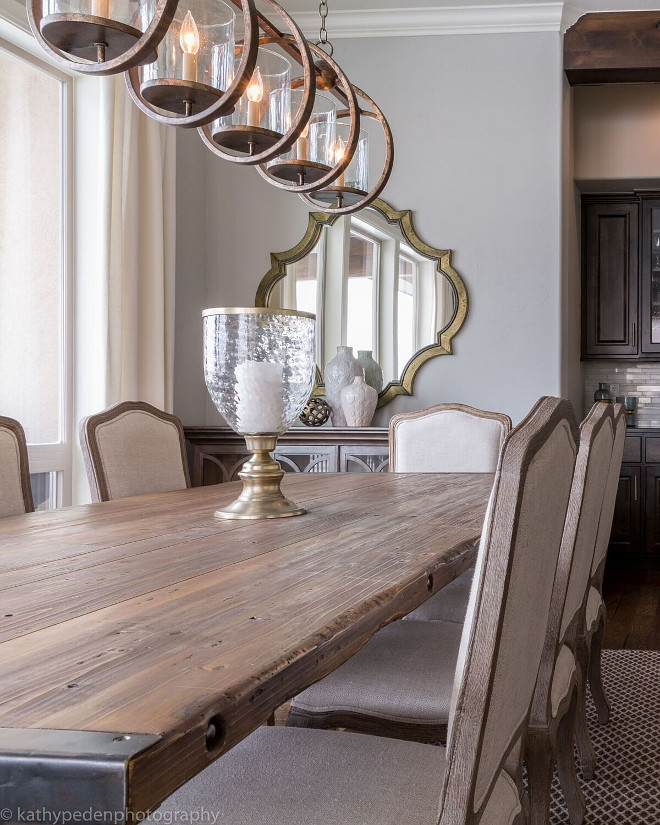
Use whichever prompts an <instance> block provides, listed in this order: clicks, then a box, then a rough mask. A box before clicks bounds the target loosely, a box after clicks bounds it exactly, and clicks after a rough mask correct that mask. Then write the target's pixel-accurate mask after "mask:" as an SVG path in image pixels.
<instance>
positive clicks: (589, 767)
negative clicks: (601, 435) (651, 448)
mask: <svg viewBox="0 0 660 825" xmlns="http://www.w3.org/2000/svg"><path fill="white" fill-rule="evenodd" d="M622 420H624V421H625V409H624V407H623V405H621V404H617V405H615V407H614V412H613V422H614V436H615V438H616V434H617V432H618V430H619V427H620V426H621V421H622ZM624 440H625V431H624ZM622 446H623V445H622ZM612 460H613V461H614V460H615V459H614V456H613V457H612ZM619 462H620V458H619ZM615 477H616V479H618V468H617V473H616V474H615ZM605 495H606V498H607V492H606V494H605ZM610 495H611V496H615V495H616V490H615V489H613V490H610ZM609 504H610V506H611V511H612V512H611V513H610V519H611V517H612V515H613V512H614V501H613V500H610V502H609ZM606 507H607V501H603V510H602V512H601V521H602V519H603V518H604V510H605V509H606ZM598 528H599V532H600V529H601V524H599V525H598ZM604 529H606V530H607V538H608V539H609V534H610V531H611V523H610V524H609V525H604ZM595 554H596V547H594V559H595ZM606 562H607V554H605V556H604V557H603V558H602V560H601V561H600V562H599V564H598V566H597V568H596V570H594V571H593V572H592V574H591V576H590V579H589V583H588V584H587V589H586V592H585V594H584V601H583V603H582V610H581V612H580V617H579V621H578V626H577V648H576V654H577V659H578V664H579V666H580V669H581V671H582V673H583V675H584V679H583V685H582V692H581V694H580V697H579V703H578V709H577V719H576V741H577V746H578V754H579V758H580V765H581V768H582V774H583V776H584V778H585V780H587V781H591V780H592V779H593V778H594V776H595V772H596V754H595V751H594V749H593V745H592V743H591V737H590V735H589V727H588V724H587V708H586V695H587V692H586V682H587V681H588V682H589V687H590V688H591V698H592V699H593V701H594V705H595V706H596V714H597V718H598V722H599V723H600V724H601V725H606V724H607V723H608V722H609V717H610V704H609V701H608V699H607V696H606V695H605V690H604V688H603V680H602V674H601V652H602V646H603V635H604V632H605V624H606V621H607V614H606V610H605V604H604V602H603V576H604V574H605V564H606ZM592 567H593V561H592ZM592 587H593V588H595V589H596V590H597V591H598V593H599V594H600V597H601V603H600V606H599V608H598V613H597V616H596V621H595V622H594V623H593V624H592V625H591V626H590V627H587V619H586V615H587V602H588V599H589V591H590V589H591V588H592Z"/></svg>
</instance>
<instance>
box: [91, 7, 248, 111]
mask: <svg viewBox="0 0 660 825" xmlns="http://www.w3.org/2000/svg"><path fill="white" fill-rule="evenodd" d="M96 2H103V0H96ZM235 18H236V15H235V14H234V11H233V9H231V8H230V7H229V6H228V5H227V4H226V3H224V2H223V1H222V0H180V2H179V6H178V8H177V12H176V15H175V17H174V21H173V23H172V25H171V26H170V28H169V29H168V32H167V34H166V35H165V37H164V38H163V40H162V42H161V44H160V46H159V48H158V58H157V59H156V60H155V61H154V62H153V63H149V64H148V65H146V66H144V67H142V68H141V69H140V79H141V82H140V94H141V96H142V97H143V98H144V99H145V100H146V101H147V102H148V103H150V104H152V105H153V106H155V107H156V108H157V109H161V110H164V111H165V112H171V113H174V114H177V115H187V116H190V115H192V114H193V113H199V112H201V111H204V110H205V109H208V108H209V106H212V105H213V103H215V102H216V101H217V100H219V99H220V98H221V97H222V95H223V94H224V92H225V91H226V89H228V88H229V86H230V85H231V82H232V80H233V79H234V25H235Z"/></svg>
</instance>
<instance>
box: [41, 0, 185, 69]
mask: <svg viewBox="0 0 660 825" xmlns="http://www.w3.org/2000/svg"><path fill="white" fill-rule="evenodd" d="M177 2H178V0H27V15H28V21H29V23H30V28H31V29H32V33H33V34H34V36H35V38H36V40H37V41H38V43H39V44H40V45H41V47H42V48H43V49H44V51H46V52H47V53H48V55H49V56H50V57H51V59H53V60H54V61H55V62H56V63H57V64H59V65H60V66H64V67H66V68H67V69H75V70H76V71H78V72H81V73H82V74H98V75H109V74H117V73H119V72H121V71H124V70H126V69H128V68H130V67H131V66H138V65H142V64H145V63H150V62H152V61H154V60H155V59H156V56H157V48H158V45H159V43H160V41H161V40H162V38H163V36H164V35H165V32H166V31H167V30H168V27H169V25H170V23H171V22H172V19H173V17H174V13H175V11H176V7H177Z"/></svg>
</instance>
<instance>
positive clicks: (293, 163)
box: [266, 89, 337, 186]
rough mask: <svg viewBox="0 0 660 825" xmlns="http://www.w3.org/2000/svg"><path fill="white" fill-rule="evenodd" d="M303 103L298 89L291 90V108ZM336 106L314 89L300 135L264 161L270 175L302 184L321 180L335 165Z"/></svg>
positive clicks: (280, 179)
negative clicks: (313, 96)
mask: <svg viewBox="0 0 660 825" xmlns="http://www.w3.org/2000/svg"><path fill="white" fill-rule="evenodd" d="M302 105H303V93H302V91H301V90H300V89H294V90H293V91H292V92H291V109H292V111H297V110H298V109H299V108H300V107H301V106H302ZM336 112H337V106H336V103H335V101H334V100H332V99H331V98H330V97H329V96H328V95H325V94H320V93H319V92H317V93H316V97H315V98H314V108H313V109H312V114H311V115H310V117H309V120H308V121H307V124H306V125H305V128H304V129H303V130H302V132H301V133H300V137H299V138H298V140H297V141H296V142H295V144H294V145H293V146H292V147H291V149H290V150H289V151H288V152H284V153H282V154H281V155H278V156H277V157H276V158H275V159H274V160H271V161H270V162H269V163H268V164H267V167H266V168H267V169H268V173H269V175H271V176H272V177H273V178H275V179H277V180H278V181H285V182H292V183H295V184H298V185H301V186H304V185H305V184H306V183H313V182H315V181H320V180H321V178H322V177H324V176H326V175H327V173H328V172H329V171H330V170H331V168H332V167H333V166H334V165H335V160H334V148H335V143H336V138H335V121H336Z"/></svg>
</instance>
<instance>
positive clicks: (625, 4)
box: [282, 0, 660, 15]
mask: <svg viewBox="0 0 660 825" xmlns="http://www.w3.org/2000/svg"><path fill="white" fill-rule="evenodd" d="M282 5H283V6H284V7H285V8H286V10H287V11H290V12H293V13H296V12H316V10H317V8H318V0H282ZM328 5H329V7H330V15H332V12H333V11H369V10H372V9H373V10H376V9H397V10H400V11H404V10H406V9H438V8H465V7H469V6H473V7H480V6H481V7H484V6H500V7H502V6H509V7H510V6H549V5H560V3H559V2H557V0H554V2H553V0H550V2H547V0H507V2H502V0H475V2H473V3H471V2H467V3H466V2H461V0H413V2H411V3H406V2H405V0H328ZM565 5H567V6H572V7H573V8H576V9H578V10H581V11H614V10H619V11H624V10H630V9H639V10H642V9H659V10H660V0H569V2H567V3H565Z"/></svg>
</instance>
